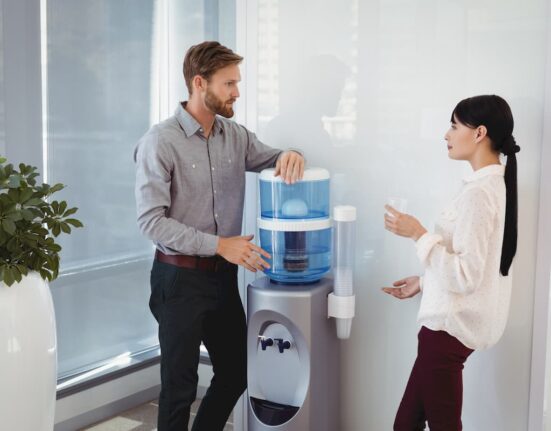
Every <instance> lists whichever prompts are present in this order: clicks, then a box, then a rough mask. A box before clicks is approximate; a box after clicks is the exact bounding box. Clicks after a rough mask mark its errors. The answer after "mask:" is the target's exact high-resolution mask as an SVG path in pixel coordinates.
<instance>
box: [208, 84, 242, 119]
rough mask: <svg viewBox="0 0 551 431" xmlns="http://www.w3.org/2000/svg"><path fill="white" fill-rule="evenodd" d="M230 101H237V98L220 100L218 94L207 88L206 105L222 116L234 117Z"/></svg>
mask: <svg viewBox="0 0 551 431" xmlns="http://www.w3.org/2000/svg"><path fill="white" fill-rule="evenodd" d="M228 102H232V103H233V102H235V99H228V100H227V101H225V102H224V101H223V100H220V99H219V98H218V97H216V95H215V94H214V93H213V92H211V91H210V90H209V89H208V88H207V94H206V96H205V105H207V108H209V109H210V110H211V111H212V112H214V113H215V114H218V115H221V116H222V117H226V118H231V117H233V114H234V112H233V107H232V105H230V104H228Z"/></svg>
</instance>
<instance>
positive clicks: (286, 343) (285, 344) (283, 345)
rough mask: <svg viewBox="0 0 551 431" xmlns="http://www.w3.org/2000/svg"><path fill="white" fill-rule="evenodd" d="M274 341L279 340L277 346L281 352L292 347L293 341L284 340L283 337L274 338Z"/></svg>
mask: <svg viewBox="0 0 551 431" xmlns="http://www.w3.org/2000/svg"><path fill="white" fill-rule="evenodd" d="M274 341H277V348H278V349H279V353H283V351H284V350H287V349H290V348H291V342H290V341H287V340H284V339H283V338H274Z"/></svg>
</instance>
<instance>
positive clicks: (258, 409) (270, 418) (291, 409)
mask: <svg viewBox="0 0 551 431" xmlns="http://www.w3.org/2000/svg"><path fill="white" fill-rule="evenodd" d="M250 399H251V405H252V406H253V410H254V413H255V415H256V417H257V418H258V420H259V421H260V422H262V423H263V424H265V425H281V424H284V423H285V422H287V421H289V420H290V419H291V418H292V417H293V416H294V415H295V414H296V413H297V412H298V409H299V408H298V407H295V406H287V405H285V404H278V403H274V402H271V401H267V400H261V399H258V398H255V397H250Z"/></svg>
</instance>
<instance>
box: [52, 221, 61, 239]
mask: <svg viewBox="0 0 551 431" xmlns="http://www.w3.org/2000/svg"><path fill="white" fill-rule="evenodd" d="M52 233H53V234H54V236H58V235H59V234H60V233H61V228H60V227H59V223H56V224H55V225H54V226H53V227H52Z"/></svg>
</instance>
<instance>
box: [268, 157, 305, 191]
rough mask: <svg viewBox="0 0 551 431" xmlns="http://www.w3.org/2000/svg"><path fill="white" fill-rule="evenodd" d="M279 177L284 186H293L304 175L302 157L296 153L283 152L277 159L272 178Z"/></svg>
mask: <svg viewBox="0 0 551 431" xmlns="http://www.w3.org/2000/svg"><path fill="white" fill-rule="evenodd" d="M278 175H281V179H282V180H283V181H284V182H285V183H286V184H294V183H296V182H297V181H298V180H301V179H302V176H303V175H304V157H302V155H300V154H299V153H297V152H296V151H285V152H284V153H282V154H281V156H279V159H277V163H276V167H275V172H274V176H276V177H277V176H278Z"/></svg>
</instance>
